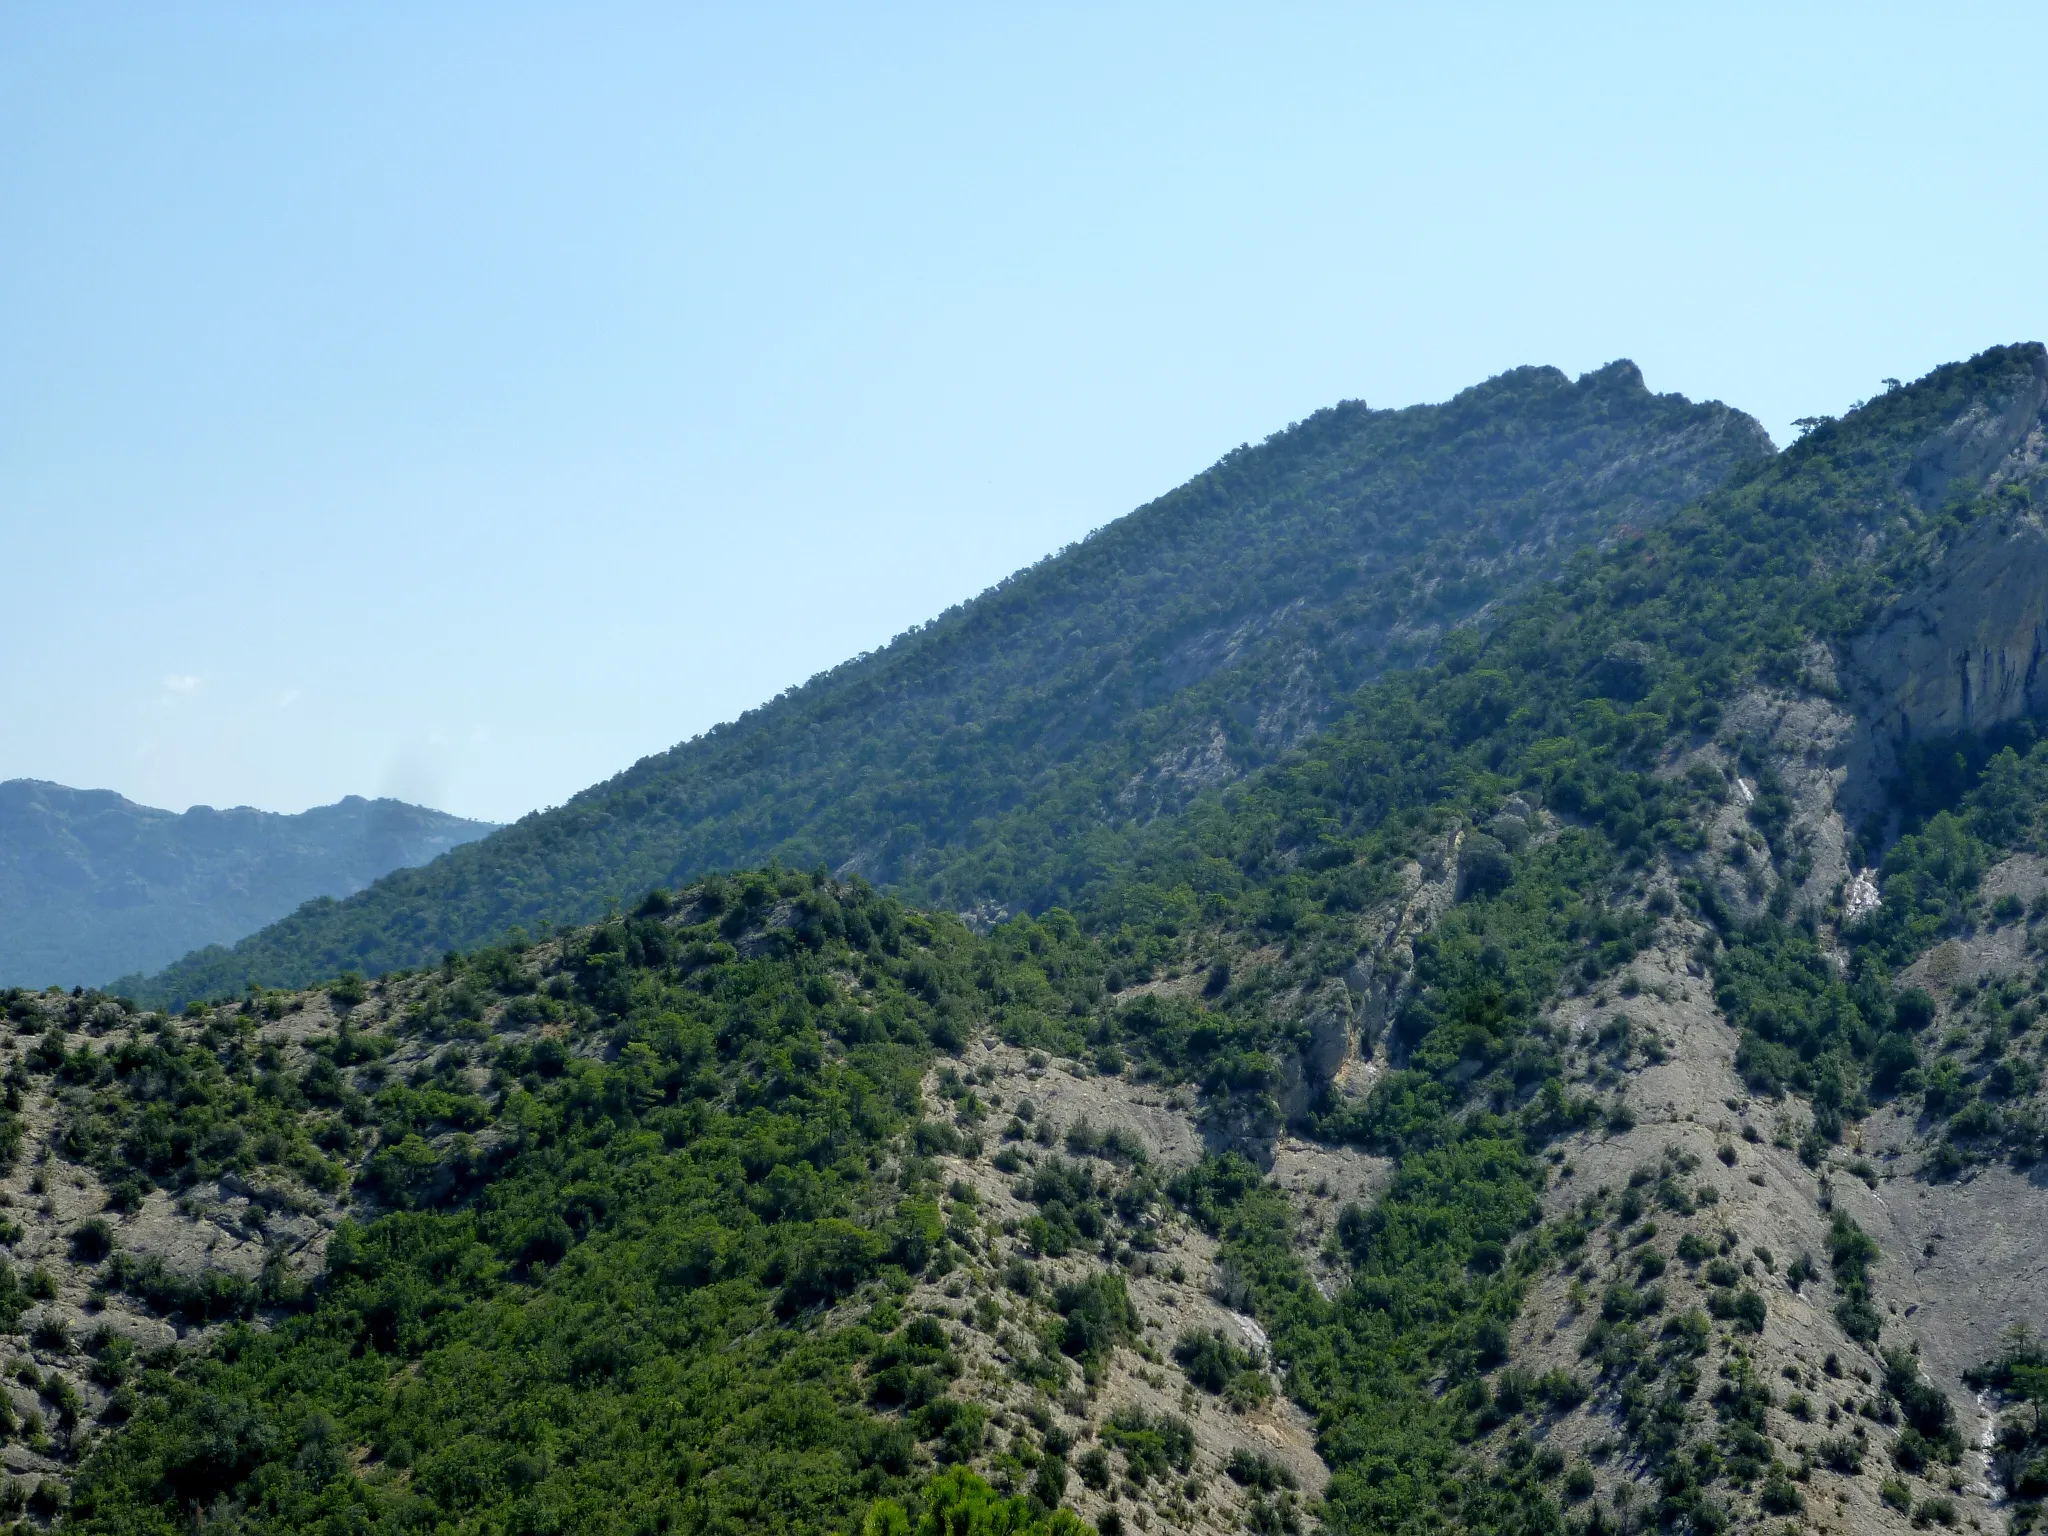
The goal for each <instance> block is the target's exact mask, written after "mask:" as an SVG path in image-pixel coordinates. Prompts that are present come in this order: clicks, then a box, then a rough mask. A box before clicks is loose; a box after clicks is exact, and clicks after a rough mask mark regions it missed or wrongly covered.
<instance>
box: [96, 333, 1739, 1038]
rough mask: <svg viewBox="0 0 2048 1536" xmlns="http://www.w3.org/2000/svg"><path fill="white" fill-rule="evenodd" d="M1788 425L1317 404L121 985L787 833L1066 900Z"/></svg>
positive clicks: (904, 886) (276, 966)
mask: <svg viewBox="0 0 2048 1536" xmlns="http://www.w3.org/2000/svg"><path fill="white" fill-rule="evenodd" d="M1769 451H1770V443H1769V440H1768V438H1767V437H1766V436H1765V435H1764V433H1763V431H1762V429H1761V428H1759V427H1758V426H1757V424H1756V423H1755V422H1754V421H1752V420H1751V419H1750V418H1749V417H1747V416H1744V415H1742V414H1741V413H1739V412H1736V411H1731V410H1729V409H1727V408H1726V407H1724V406H1720V405H1695V404H1693V403H1691V402H1689V401H1686V400H1685V399H1683V398H1682V397H1679V396H1676V395H1653V394H1651V393H1650V392H1649V391H1648V390H1647V389H1646V388H1645V387H1644V385H1643V381H1642V377H1641V375H1640V374H1639V373H1638V371H1637V370H1636V368H1635V367H1634V365H1633V364H1630V363H1615V364H1612V365H1610V366H1609V367H1607V368H1604V369H1601V370H1599V371H1598V372H1595V373H1591V374H1588V375H1586V376H1585V377H1583V378H1581V379H1579V380H1578V381H1576V382H1573V381H1571V380H1569V379H1567V378H1565V376H1564V375H1562V374H1560V373H1558V372H1557V371H1556V370H1555V369H1549V368H1524V369H1518V370H1515V371H1514V372H1511V373H1507V374H1503V375H1501V376H1500V377H1499V378H1496V379H1493V380H1491V381H1489V382H1488V383H1486V384H1483V385H1480V386H1477V387H1475V388H1473V389H1470V390H1467V391H1465V392H1464V393H1463V394H1461V395H1459V396H1458V397H1457V398H1455V399H1453V400H1451V401H1449V402H1447V403H1445V404H1442V405H1435V406H1417V407H1414V408H1411V409H1407V410H1399V411H1373V410H1369V409H1367V408H1366V407H1365V406H1364V405H1360V404H1346V405H1340V406H1337V407H1334V408H1332V409H1329V410H1325V411H1321V412H1318V413H1317V414H1316V415H1314V416H1312V417H1310V418H1309V419H1308V420H1306V421H1304V422H1301V423H1299V424H1298V425H1295V426H1293V427H1290V428H1289V429H1288V430H1286V431H1285V432H1281V433H1278V434H1276V435H1274V436H1273V437H1271V438H1269V439H1267V440H1266V441H1265V442H1264V443H1262V444H1261V445H1259V446H1257V447H1247V448H1242V449H1239V450H1238V451H1236V452H1234V453H1232V454H1230V455H1229V456H1228V457H1226V458H1225V459H1224V460H1222V461H1221V462H1220V463H1218V464H1217V465H1216V466H1215V467H1214V468H1212V469H1210V470H1208V471H1207V472H1205V473H1204V474H1202V475H1200V476H1198V477H1196V478H1195V479H1194V480H1192V481H1190V482H1189V483H1188V484H1187V485H1185V486H1182V487H1181V488H1180V489H1178V490H1176V491H1174V492H1172V493H1171V494H1169V495H1167V496H1165V497H1162V498H1161V499H1160V500H1159V501H1157V502H1154V503H1152V504H1151V505H1149V506H1147V507H1144V508H1142V509H1140V510H1139V511H1137V512H1135V513H1133V514H1131V515H1130V516H1128V517H1126V518H1123V519H1121V520H1120V521H1118V522H1116V523H1113V524H1111V525H1110V526H1109V527H1108V528H1105V529H1104V530H1102V531H1101V532H1099V533H1097V534H1096V535H1094V536H1092V537H1090V538H1089V539H1087V540H1085V541H1084V542H1082V543H1081V544H1079V545H1077V546H1075V547H1073V548H1071V549H1068V550H1066V551H1064V552H1062V553H1061V554H1059V555H1057V556H1054V557H1052V558H1049V559H1047V560H1046V561H1044V562H1042V563H1040V564H1039V565H1037V566H1034V567H1033V568H1031V569H1030V570H1027V571H1024V572H1021V573H1019V574H1018V575H1017V576H1015V577H1013V578H1011V579H1010V580H1009V581H1007V582H1005V583H1003V584H1002V585H1001V586H1000V587H997V588H995V589H993V590H991V591H990V592H988V593H985V594H983V595H982V596H981V597H980V598H978V599H976V600H975V601H973V602H971V603H968V604H965V605H964V606H962V607H960V608H957V609H954V610H952V611H950V612H948V613H946V614H944V615H942V616H941V617H939V618H938V619H936V620H934V621H933V622H932V623H931V624H929V625H927V626H925V627H923V628H922V629H919V630H915V631H913V632H911V633H910V634H908V635H905V636H903V637H902V638H900V639H899V640H897V641H896V642H895V643H894V644H892V645H891V646H889V647H888V648H887V649H886V650H883V651H881V652H878V653H876V654H874V655H871V656H863V657H860V658H857V659H856V660H854V661H851V662H848V663H847V664H845V665H844V666H842V667H839V668H837V669H835V670H833V671H832V672H829V673H826V674H824V675H822V676H820V677H818V678H815V679H813V680H812V681H811V682H810V683H808V684H806V685H805V686H803V687H801V688H797V689H793V690H792V691H790V692H789V693H787V694H785V695H783V696H782V697H780V698H778V699H777V700H775V701H774V702H773V703H771V704H769V705H766V706H764V707H763V708H761V709H759V710H756V711H753V712H752V713H750V714H748V715H746V716H744V717H742V718H741V719H740V720H738V721H736V722H734V723H733V724H731V725H727V726H721V727H720V728H718V729H717V730H715V731H712V732H711V733H709V734H708V735H706V736H704V737H701V738H699V739H697V740H695V741H692V742H689V743H686V744H684V745H682V746H680V747H677V748H675V749H674V750H672V751H670V752H667V753H664V754H662V755H660V756H658V757H652V758H649V759H647V760H645V761H643V762H641V763H638V764H636V765H635V766H634V767H632V768H631V769H628V770H627V771H626V772H625V773H622V774H620V775H619V776H618V777H617V778H615V779H612V780H610V781H608V782H607V783H604V784H601V785H598V786H596V787H595V788H593V789H590V790H587V791H585V792H584V793H583V794H580V795H578V796H576V797H575V798H574V799H573V800H571V801H570V802H569V803H568V804H567V805H564V806H562V807H560V808H558V809H556V810H552V811H548V812H545V813H540V814H536V815H534V816H531V817H528V818H526V819H525V820H522V821H521V822H519V823H518V824H517V825H515V826H513V827H510V828H507V829H506V830H504V831H503V832H501V833H499V834H497V835H496V836H494V837H492V838H489V839H487V840H485V841H484V842H483V843H480V844H477V845H475V846H472V847H469V848H466V849H463V850H460V851H458V852H457V853H455V854H454V855H452V856H450V857H449V858H446V859H443V860H440V861H437V862H436V863H434V864H433V865H431V866H429V867H427V868H425V869H422V870H417V871H408V872H403V873H400V874H398V875H395V876H392V877H390V878H388V879H386V880H384V881H381V882H379V883H378V884H377V885H376V886H375V887H374V888H372V889H371V890H370V891H367V892H365V893H363V894H362V895H360V896H357V897H355V898H353V899H352V900H349V901H346V902H342V903H339V904H336V905H333V906H329V905H327V904H324V903H323V904H319V905H316V906H314V907H312V908H309V909H307V910H305V911H302V912H299V913H296V914H294V915H293V916H291V917H290V918H288V919H286V920H285V921H283V922H282V923H279V924H277V925H276V926H274V927H272V928H270V929H268V930H266V931H264V932H262V933H259V934H256V935H254V936H253V937H251V938H249V939H247V940H245V941H244V942H242V943H240V944H238V945H236V946H235V947H234V948H233V949H232V950H231V951H226V952H207V953H202V954H198V955H194V956H191V957H189V958H188V959H187V960H185V961H183V962H181V963H180V964H179V965H177V966H175V967H173V968H172V969H170V970H169V971H167V972H165V973H164V974H162V975H161V976H158V977H154V978H151V979H149V980H148V981H146V982H130V983H124V985H126V986H127V987H128V989H129V990H130V991H132V992H134V993H136V995H138V996H143V997H146V998H147V999H148V1000H150V1001H153V1002H168V1003H177V1002H180V1001H182V1000H183V999H185V998H188V997H195V996H202V997H203V996H211V995H215V994H218V993H221V992H231V991H236V990H239V989H240V988H241V986H242V985H243V984H244V982H245V981H248V980H251V979H254V980H256V981H258V982H261V983H264V984H267V985H285V984H291V985H297V984H303V983H305V982H308V981H311V980H314V979H317V978H318V977H320V976H322V975H325V974H329V973H331V972H333V971H335V970H338V969H341V968H343V967H354V968H357V969H361V970H364V971H367V972H371V973H375V972H378V971H382V970H385V969H389V968H391V967H394V966H401V965H417V964H421V963H425V962H429V961H431V960H433V959H435V958H437V957H438V956H439V955H440V954H441V953H442V951H444V950H445V949H448V948H463V947H468V946H471V945H474V944H478V943H483V942H489V941H493V940H495V939H497V938H499V937H500V936H502V935H503V934H504V933H505V932H506V931H507V930H508V929H509V928H511V927H513V926H515V925H519V926H524V927H526V928H528V929H530V930H532V931H534V932H539V931H541V929H543V928H544V927H545V926H546V925H548V924H550V923H553V922H560V921H588V920H589V919H591V918H593V917H595V916H597V915H598V914H599V913H601V912H602V911H603V910H604V906H605V903H606V901H607V900H626V899H630V898H631V895H632V893H633V892H635V891H639V890H643V889H645V888H646V887H648V886H649V885H652V884H656V883H661V882H670V883H673V882H676V881H679V880H684V879H688V878H691V877H692V876H694V875H696V874H698V873H701V872H704V871H706V870H713V869H720V868H727V869H730V868H735V867H740V866H743V865H748V864H755V863H760V862H763V861H765V860H767V859H769V858H777V859H780V860H781V861H782V862H784V863H786V864H789V865H792V866H793V867H800V868H811V867H815V866H816V865H818V864H820V863H822V864H824V865H825V866H826V867H828V868H831V869H834V870H839V871H842V872H844V873H849V874H851V873H860V874H862V875H864V876H865V877H866V878H868V879H869V880H871V881H873V882H875V883H877V884H880V885H884V886H887V887H891V888H894V889H896V890H898V891H900V892H902V893H904V894H906V895H909V896H912V897H913V898H915V899H921V900H926V901H929V902H932V903H935V904H938V903H942V904H946V905H950V906H953V907H954V908H956V909H968V908H977V907H980V908H985V909H991V908H995V907H1009V908H1012V909H1028V910H1043V909H1044V908H1045V907H1046V906H1048V905H1051V904H1052V903H1054V902H1055V901H1060V900H1069V901H1070V900H1072V899H1074V898H1075V896H1076V895H1077V893H1079V892H1081V891H1082V890H1084V889H1086V888H1087V887H1088V885H1089V884H1090V882H1091V881H1094V880H1097V879H1099V878H1101V877H1102V876H1103V874H1104V873H1105V872H1106V871H1107V870H1109V869H1111V868H1113V867H1115V866H1116V864H1117V861H1118V860H1119V859H1120V858H1121V856H1122V849H1123V845H1124V843H1125V842H1126V841H1127V839H1128V836H1129V834H1130V831H1131V829H1133V828H1135V827H1138V826H1142V825H1143V824H1144V823H1146V822H1147V821H1149V820H1150V819H1152V818H1153V817H1155V816H1156V815H1157V814H1159V813H1160V812H1162V811H1171V810H1174V809H1177V808H1179V807H1180V806H1182V805H1183V804H1185V803H1186V801H1187V800H1188V798H1189V797H1190V796H1192V795H1193V794H1195V793H1196V792H1198V791H1200V790H1201V789H1203V788H1205V787H1208V786H1211V785H1214V784H1217V783H1222V782H1227V781H1230V780H1232V779H1235V778H1237V777H1239V776H1240V775H1242V774H1244V773H1246V772H1247V771H1250V770H1251V769H1253V768H1255V767H1257V766H1258V765H1260V764H1262V763H1265V762H1269V761H1271V760H1273V759H1274V758H1276V757H1277V756H1278V755H1280V754H1282V753H1284V752H1285V751H1286V750H1287V749H1288V748H1289V747H1290V746H1291V745H1292V744H1294V743H1296V742H1298V741H1299V740H1301V739H1303V738H1305V737H1306V736H1307V735H1309V734H1311V733H1312V732H1313V731H1315V730H1316V729H1318V728H1319V727H1320V726H1321V724H1322V723H1323V722H1324V721H1325V720H1327V719H1328V718H1329V716H1330V714H1331V712H1332V711H1333V710H1334V709H1335V708H1336V707H1337V706H1338V703H1339V701H1340V700H1342V699H1343V698H1344V697H1345V696H1346V695H1348V694H1349V693H1350V691H1351V690H1352V689H1353V688H1355V687H1356V686H1357V685H1358V684H1359V683H1360V682H1362V681H1363V680H1365V679H1366V678H1368V677H1371V676H1373V675H1376V674H1377V673H1378V672H1379V671H1381V670H1382V669H1384V668H1386V667H1388V666H1393V665H1400V664H1405V663H1408V662H1412V661H1414V660H1416V659H1418V658H1421V657H1424V656H1427V655H1429V654H1431V653H1432V652H1433V650H1434V649H1435V647H1436V646H1437V645H1438V644H1439V643H1440V642H1441V639H1442V637H1443V636H1444V635H1445V634H1446V633H1447V632H1449V631H1450V630H1451V629H1452V628H1453V627H1454V626H1456V625H1458V624H1460V623H1462V622H1465V621H1467V620H1469V619H1470V618H1471V617H1472V616H1473V615H1474V614H1475V613H1477V612H1479V611H1480V610H1481V609H1483V608H1484V607H1485V606H1486V605H1487V604H1488V603H1491V602H1494V601H1497V600H1498V599H1499V598H1500V597H1502V596H1503V595H1504V594H1506V593H1508V592H1510V591H1513V590H1516V589H1517V588H1519V587H1521V586H1523V585H1526V584H1527V583H1529V582H1531V581H1535V580H1538V579H1540V578H1544V577H1548V576H1552V575H1554V574H1555V573H1556V571H1557V570H1558V569H1559V568H1560V564H1561V562H1562V561H1563V560H1564V559H1565V558H1566V557H1568V556H1569V555H1570V553H1571V552H1572V551H1574V550H1576V549H1580V548H1583V547H1585V546H1587V545H1589V544H1592V543H1594V542H1596V541H1598V540H1600V539H1603V538H1607V537H1610V536H1612V535H1613V534H1615V533H1616V532H1617V530H1620V529H1624V528H1628V527H1643V526H1648V525H1650V524H1654V523H1656V522H1657V521H1659V520H1660V519H1662V518H1664V517H1666V516H1668V515H1669V514H1670V513H1671V512H1672V511H1673V510H1675V509H1676V508H1677V507H1678V506H1680V505H1682V504H1684V503H1685V502H1688V501H1690V500H1692V499H1694V498H1695V497H1697V496H1699V495H1701V494H1703V493H1704V492H1706V491H1708V490H1711V489H1712V488H1713V487H1715V486H1717V485H1719V484H1720V483H1721V482H1722V480H1723V479H1725V478H1726V476H1727V475H1728V473H1729V472H1730V470H1731V469H1732V468H1733V467H1734V466H1735V465H1736V464H1738V463H1740V462H1743V461H1745V460H1748V459H1753V458H1756V457H1758V456H1760V455H1764V454H1767V453H1768V452H1769Z"/></svg>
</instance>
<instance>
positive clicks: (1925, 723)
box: [1842, 349, 2048, 809]
mask: <svg viewBox="0 0 2048 1536" xmlns="http://www.w3.org/2000/svg"><path fill="white" fill-rule="evenodd" d="M2032 362H2033V367H2032V370H2031V371H2030V372H2029V373H2026V374H2024V375H2022V376H2021V377H2020V379H2019V380H2018V381H2017V382H2016V384H2015V386H2014V388H2013V391H2012V393H2011V394H2010V395H2009V396H2008V397H2007V398H2006V399H2005V400H2004V401H2003V402H2001V403H1999V404H1997V405H1983V404H1980V405H1978V406H1977V407H1975V408H1974V409H1972V410H1970V411H1969V412H1967V413H1966V414H1964V415H1963V416H1962V417H1960V418H1959V419H1958V420H1957V421H1956V422H1955V423H1954V424H1953V425H1951V426H1950V427H1949V428H1948V429H1947V430H1946V431H1944V432H1942V433H1941V434H1940V435H1939V436H1938V437H1936V438H1935V439H1934V440H1933V441H1932V442H1931V443H1929V444H1928V445H1927V446H1926V447H1925V448H1924V449H1923V450H1922V451H1921V452H1920V454H1919V455H1918V456H1916V458H1915V459H1914V462H1913V464H1912V466H1911V467H1910V468H1909V469H1908V470H1907V471H1906V474H1905V476H1904V483H1905V487H1906V489H1908V490H1910V491H1912V492H1913V493H1914V494H1915V495H1917V496H1918V497H1920V498H1921V499H1922V500H1923V501H1925V502H1928V503H1938V502H1940V501H1941V500H1943V499H1944V498H1945V497H1946V496H1947V495H1948V493H1949V492H1950V490H1951V489H1952V488H1953V487H1954V486H1955V485H1956V484H1957V483H1958V482H1963V483H1967V484H1973V485H1979V486H1981V487H1982V488H1983V489H1985V490H1990V491H1995V490H1997V489H1999V488H2000V487H2002V486H2006V485H2012V484H2019V483H2024V482H2027V481H2033V480H2038V479H2040V478H2042V477H2043V475H2044V474H2048V352H2043V351H2040V350H2038V349H2037V350H2036V351H2035V352H2034V354H2033V358H2032ZM2044 652H2048V523H2044V521H2043V520H2042V519H2041V518H2040V517H2039V516H2038V515H2035V514H2031V513H2000V514H1992V515H1989V516H1985V517H1982V518H1980V519H1979V520H1978V521H1977V522H1976V523H1975V524H1974V525H1972V526H1971V527H1970V528H1968V529H1967V530H1966V531H1965V532H1964V533H1963V534H1962V535H1961V537H1959V538H1958V539H1956V540H1955V541H1954V542H1953V543H1952V544H1950V545H1949V546H1948V548H1947V549H1946V550H1945V551H1943V553H1942V554H1941V556H1940V557H1939V560H1938V563H1937V564H1936V565H1935V567H1934V569H1933V570H1932V571H1931V572H1930V573H1929V575H1928V577H1927V578H1926V580H1925V581H1923V582H1922V583H1921V584H1920V585H1919V586H1918V587H1917V588H1915V589H1914V590H1912V591H1910V592H1907V593H1905V594H1904V595H1903V596H1901V597H1900V598H1899V599H1898V601H1897V602H1896V603H1895V604H1894V605H1893V606H1892V608H1891V610H1890V611H1889V612H1888V613H1887V614H1886V615H1885V616H1884V617H1883V618H1881V619H1880V620H1879V621H1878V622H1877V624H1875V625H1874V626H1873V627H1872V628H1871V629H1870V631H1869V632H1868V633H1866V634H1865V635H1864V636H1863V637H1862V638H1861V639H1859V640H1858V641H1857V642H1856V643H1855V644H1854V645H1853V646H1852V647H1851V650H1850V654H1849V656H1848V658H1847V664H1846V666H1845V668H1844V676H1843V678H1842V682H1843V686H1844V688H1845V690H1846V691H1847V693H1848V695H1849V697H1850V699H1851V701H1852V702H1853V704H1854V706H1855V709H1856V713H1857V716H1858V717H1859V720H1860V722H1861V729H1860V731H1859V733H1858V734H1859V740H1858V742H1857V744H1856V747H1855V748H1854V749H1853V750H1852V752H1851V768H1850V780H1851V787H1850V798H1851V801H1852V802H1853V803H1854V805H1855V806H1856V807H1857V808H1861V809H1868V808H1870V807H1872V806H1874V805H1875V798H1874V797H1875V796H1876V794H1877V792H1878V786H1879V785H1880V784H1881V783H1882V781H1883V780H1884V779H1885V778H1886V777H1888V776H1889V775H1890V773H1891V771H1892V768H1893V764H1894V761H1895V758H1896V754H1897V751H1898V748H1899V746H1900V745H1901V744H1902V743H1904V742H1906V741H1908V740H1914V739H1926V738H1929V737H1934V738H1939V737H1943V736H1952V735H1956V734H1959V733H1962V732H1978V731H1984V730H1988V729H1990V728H1992V727H1994V726H1998V725H2003V724H2005V723H2007V722H2009V721H2012V720H2017V719H2021V718H2024V717H2028V716H2037V715H2041V714H2044V713H2048V677H2044V676H2043V675H2042V668H2041V660H2042V656H2043V654H2044Z"/></svg>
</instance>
